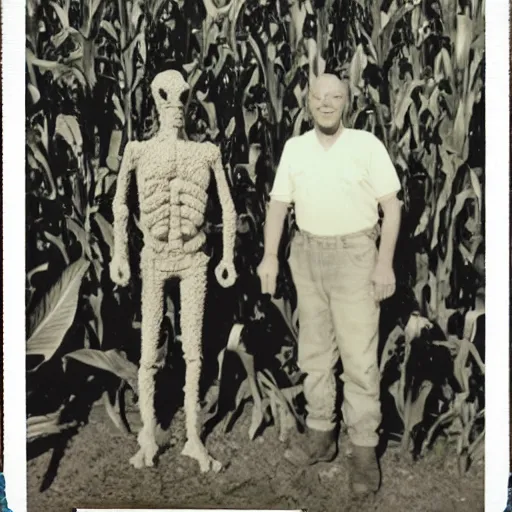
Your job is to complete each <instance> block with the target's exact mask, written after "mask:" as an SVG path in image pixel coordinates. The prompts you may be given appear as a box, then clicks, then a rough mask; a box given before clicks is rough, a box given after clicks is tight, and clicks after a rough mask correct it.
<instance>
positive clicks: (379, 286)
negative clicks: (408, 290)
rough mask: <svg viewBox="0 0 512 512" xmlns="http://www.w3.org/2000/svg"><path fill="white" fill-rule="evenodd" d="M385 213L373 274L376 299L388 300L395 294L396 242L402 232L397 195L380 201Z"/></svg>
mask: <svg viewBox="0 0 512 512" xmlns="http://www.w3.org/2000/svg"><path fill="white" fill-rule="evenodd" d="M379 204H380V206H381V208H382V211H383V213H384V219H383V220H382V229H381V236H380V246H379V255H378V257H377V264H376V266H375V270H374V273H373V283H374V285H375V290H374V293H375V299H376V300H378V301H381V300H384V299H387V298H388V297H391V296H392V295H393V294H394V293H395V289H396V279H395V273H394V270H393V259H394V256H395V248H396V241H397V239H398V233H399V230H400V220H401V213H402V205H401V203H400V201H399V200H398V198H397V196H396V193H392V194H388V195H387V196H384V197H382V198H380V199H379Z"/></svg>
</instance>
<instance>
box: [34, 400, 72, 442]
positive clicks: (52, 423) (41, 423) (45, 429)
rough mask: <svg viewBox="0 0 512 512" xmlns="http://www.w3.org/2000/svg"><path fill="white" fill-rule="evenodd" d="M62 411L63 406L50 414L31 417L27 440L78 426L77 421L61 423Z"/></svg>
mask: <svg viewBox="0 0 512 512" xmlns="http://www.w3.org/2000/svg"><path fill="white" fill-rule="evenodd" d="M61 411H62V407H61V408H60V409H59V410H58V411H55V412H52V413H50V414H45V415H43V416H31V417H29V418H28V419H27V442H28V443H30V442H32V441H35V440H36V439H38V438H41V437H47V436H51V435H55V434H60V433H61V432H63V431H64V430H67V429H70V428H73V427H76V426H77V422H76V421H70V422H68V423H63V424H59V419H60V414H61Z"/></svg>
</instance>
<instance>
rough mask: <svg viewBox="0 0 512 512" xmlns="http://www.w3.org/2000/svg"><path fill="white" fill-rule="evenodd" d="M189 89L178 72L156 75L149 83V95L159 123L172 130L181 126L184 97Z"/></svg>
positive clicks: (170, 71)
mask: <svg viewBox="0 0 512 512" xmlns="http://www.w3.org/2000/svg"><path fill="white" fill-rule="evenodd" d="M189 89H190V87H189V85H188V84H187V82H185V80H184V78H183V76H182V75H181V73H180V72H179V71H175V70H168V71H163V72H161V73H159V74H158V75H156V77H155V78H154V79H153V82H152V83H151V93H152V94H153V98H154V99H155V105H156V109H157V111H158V116H159V118H160V122H161V123H165V124H166V126H167V127H174V128H181V127H182V126H183V122H184V119H183V106H184V96H185V93H187V92H188V90H189Z"/></svg>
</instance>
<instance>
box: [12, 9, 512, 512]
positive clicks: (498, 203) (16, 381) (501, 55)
mask: <svg viewBox="0 0 512 512" xmlns="http://www.w3.org/2000/svg"><path fill="white" fill-rule="evenodd" d="M2 6H3V9H2V10H3V20H2V25H3V26H2V36H3V45H2V47H3V48H2V50H3V51H2V64H3V73H2V78H3V81H2V86H3V94H2V96H3V113H4V115H3V125H2V128H3V173H2V174H3V256H4V272H3V286H4V288H3V290H4V295H3V297H4V311H3V321H4V329H3V332H4V393H5V395H4V414H5V423H4V435H5V438H4V450H5V453H4V475H5V479H6V494H7V500H8V504H9V507H10V508H11V509H12V510H14V511H16V512H25V511H26V510H27V498H26V479H27V477H26V443H25V425H26V420H25V405H24V404H25V268H24V267H25V265H24V257H23V256H22V254H24V251H25V246H24V232H25V199H24V189H25V165H24V159H25V107H24V104H25V103H24V91H25V78H24V76H25V8H26V7H25V2H23V1H22V0H4V1H3V2H2ZM486 22H487V30H486V64H487V66H486V103H487V105H486V130H487V131H486V173H485V176H486V193H487V210H486V219H487V226H486V247H487V258H486V262H487V265H486V268H487V270H486V273H487V284H486V304H487V311H486V326H487V328H486V369H487V381H486V444H485V449H486V453H485V460H486V474H485V493H486V497H485V510H486V511H489V512H494V511H500V510H504V509H505V506H506V502H507V486H508V473H509V439H508V435H509V414H508V411H509V384H508V383H509V379H508V361H509V295H508V293H509V292H508V287H509V254H510V252H511V251H510V245H509V236H508V233H509V214H508V212H509V203H508V196H509V181H508V177H509V174H510V166H509V137H510V131H509V89H508V76H509V3H508V2H507V1H506V0H492V1H489V2H487V13H486ZM82 512H87V511H86V510H82Z"/></svg>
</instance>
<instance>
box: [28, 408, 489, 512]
mask: <svg viewBox="0 0 512 512" xmlns="http://www.w3.org/2000/svg"><path fill="white" fill-rule="evenodd" d="M250 408H251V406H250V405H248V406H246V408H245V410H244V412H243V414H242V416H241V417H240V418H239V419H238V420H237V422H236V423H235V425H234V428H233V430H231V431H230V432H229V433H225V432H224V428H223V425H222V424H219V425H218V426H217V427H216V428H215V429H214V431H213V432H212V433H211V434H210V435H209V437H208V438H207V440H206V446H207V448H208V450H209V451H210V453H211V454H212V455H213V456H214V457H215V458H217V459H218V460H220V461H221V462H222V463H223V464H224V465H225V468H224V469H223V470H222V471H221V472H220V473H218V474H213V473H205V474H203V473H200V471H199V466H198V465H197V463H196V462H195V461H193V460H191V459H189V458H187V457H184V456H182V455H180V451H181V448H182V447H183V445H184V442H185V432H184V414H183V411H182V410H179V411H178V412H177V414H176V416H175V417H174V419H173V422H172V425H171V427H170V430H169V433H168V435H169V436H170V439H169V442H170V447H169V448H168V449H166V450H165V451H164V452H163V453H162V455H161V456H160V457H159V459H158V462H157V464H156V465H155V467H153V468H145V469H135V468H133V467H132V466H131V465H130V464H129V462H128V460H129V458H130V457H131V456H132V455H133V454H134V453H135V452H136V451H137V442H136V437H135V435H133V434H125V433H122V432H121V431H119V430H117V428H116V427H115V426H114V424H113V422H112V421H111V419H110V418H109V417H108V415H107V413H106V411H105V409H104V408H103V407H101V406H97V407H94V408H93V409H92V411H91V414H90V418H89V422H88V424H87V425H85V426H84V427H83V428H82V429H81V430H80V431H79V433H78V434H77V435H75V436H74V437H73V438H72V439H71V441H70V442H69V444H68V446H67V448H66V451H65V454H64V456H63V458H62V460H61V461H60V464H59V466H58V471H57V474H56V476H55V479H54V480H53V483H52V485H51V486H50V487H49V488H48V489H47V490H46V491H44V492H40V487H41V484H42V482H43V481H44V478H45V473H46V472H47V470H48V468H49V466H50V464H51V459H52V452H51V451H47V452H45V453H43V454H41V455H39V456H37V457H36V458H33V459H32V460H30V461H29V462H28V511H29V512H36V511H37V512H56V511H58V512H71V511H72V510H73V508H75V507H76V508H80V507H84V508H86V507H91V508H160V509H162V508H165V509H170V508H208V509H212V508H235V509H236V508H240V509H244V508H245V509H247V508H252V509H268V510H274V509H281V510H294V509H295V510H296V509H305V510H308V511H309V512H324V511H347V512H351V511H357V512H361V511H380V512H388V511H389V512H391V511H399V512H402V511H410V512H462V511H464V512H465V511H467V510H471V511H472V512H479V511H483V510H484V462H483V461H480V462H479V463H477V464H475V465H474V466H473V467H471V468H470V469H469V471H468V472H467V473H466V474H465V475H464V476H463V477H459V476H458V472H457V462H456V458H455V457H454V454H453V448H450V449H447V450H439V449H437V450H433V451H432V452H430V453H429V454H428V455H427V456H426V457H425V458H423V459H420V460H417V461H412V460H411V459H410V458H409V457H405V458H404V457H400V453H399V450H398V449H397V448H395V447H391V446H388V448H387V449H386V451H385V452H384V454H383V455H382V458H381V470H382V487H381V490H380V491H379V493H378V494H377V495H376V496H375V497H370V498H365V499H354V498H351V497H350V496H349V493H348V474H347V461H346V458H345V452H346V449H347V447H348V442H347V440H346V437H345V436H343V435H342V436H341V437H340V443H339V445H340V450H339V454H338V457H337V458H336V460H335V461H334V462H332V463H329V464H328V463H320V464H317V465H315V466H310V467H308V468H306V469H299V470H298V469H296V468H294V467H292V466H290V464H289V463H288V462H287V461H286V460H285V459H284V458H283V456H282V454H283V452H284V445H283V443H281V442H280V441H279V439H278V434H277V429H276V427H274V426H269V427H267V428H266V429H265V430H264V431H263V433H262V434H261V435H260V436H259V437H257V438H256V439H255V440H252V441H251V440H250V439H249V435H248V431H249V425H250V416H251V412H250Z"/></svg>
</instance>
